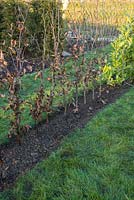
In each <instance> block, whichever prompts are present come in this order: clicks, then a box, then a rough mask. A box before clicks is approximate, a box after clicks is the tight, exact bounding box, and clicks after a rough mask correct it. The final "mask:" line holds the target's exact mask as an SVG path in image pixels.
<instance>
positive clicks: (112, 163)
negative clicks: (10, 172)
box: [0, 89, 134, 200]
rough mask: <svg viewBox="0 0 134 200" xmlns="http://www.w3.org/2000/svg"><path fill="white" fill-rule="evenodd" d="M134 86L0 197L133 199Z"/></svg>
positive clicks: (25, 199)
mask: <svg viewBox="0 0 134 200" xmlns="http://www.w3.org/2000/svg"><path fill="white" fill-rule="evenodd" d="M133 99H134V90H133V89H131V90H130V91H129V92H127V93H126V94H125V95H124V96H123V97H121V98H120V99H119V100H117V101H116V103H114V104H112V105H110V106H108V107H106V108H105V109H104V110H103V111H101V112H100V113H98V114H97V115H96V117H94V118H93V119H92V120H91V121H90V122H89V123H88V124H87V125H86V126H85V128H83V129H82V130H80V129H77V130H76V131H75V132H73V134H71V135H70V136H69V137H67V138H66V139H65V140H64V142H63V143H62V145H61V147H60V148H59V150H57V151H56V152H54V153H52V155H51V156H50V157H49V158H48V159H47V160H45V161H42V162H41V163H39V164H38V165H37V166H36V167H35V168H34V169H33V170H31V171H30V172H28V173H27V174H26V175H25V176H23V177H21V178H20V179H19V180H18V181H17V183H16V185H15V187H14V188H13V189H11V190H7V191H5V192H3V193H1V194H0V200H12V199H13V200H133V199H134V112H133V108H134V101H133Z"/></svg>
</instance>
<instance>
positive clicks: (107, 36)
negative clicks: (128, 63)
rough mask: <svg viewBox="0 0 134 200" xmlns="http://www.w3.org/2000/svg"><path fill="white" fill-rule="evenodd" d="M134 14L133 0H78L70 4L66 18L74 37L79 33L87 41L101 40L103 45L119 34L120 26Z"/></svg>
mask: <svg viewBox="0 0 134 200" xmlns="http://www.w3.org/2000/svg"><path fill="white" fill-rule="evenodd" d="M133 14H134V1H133V0H83V1H78V0H76V1H70V3H69V4H68V7H67V9H66V10H65V11H64V19H66V20H67V24H68V26H67V27H68V28H69V30H71V31H72V32H73V34H72V35H73V37H74V35H75V34H76V33H77V34H79V35H80V36H81V37H83V38H84V39H86V42H89V40H90V41H91V42H92V43H94V44H95V43H96V41H99V42H101V43H102V44H101V46H103V45H104V44H105V43H108V42H111V41H113V40H114V39H115V38H116V37H117V36H118V34H119V30H118V29H119V27H120V26H121V25H123V24H125V23H126V19H127V16H132V15H133ZM92 46H93V45H92Z"/></svg>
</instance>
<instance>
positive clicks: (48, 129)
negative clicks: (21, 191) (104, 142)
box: [0, 84, 130, 191]
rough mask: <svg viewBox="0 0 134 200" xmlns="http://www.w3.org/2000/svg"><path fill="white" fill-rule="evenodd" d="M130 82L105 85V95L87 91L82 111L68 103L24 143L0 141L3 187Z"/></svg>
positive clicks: (6, 186)
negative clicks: (66, 106)
mask: <svg viewBox="0 0 134 200" xmlns="http://www.w3.org/2000/svg"><path fill="white" fill-rule="evenodd" d="M129 88H130V86H127V85H125V84H124V85H122V86H120V87H116V88H109V87H104V88H103V92H102V95H101V97H99V96H98V94H99V91H98V90H96V92H95V100H94V101H93V100H92V92H89V93H88V94H87V104H85V105H84V104H83V97H82V96H81V97H79V112H78V113H75V112H74V106H73V105H70V106H68V111H67V114H66V115H64V111H63V109H61V110H60V111H59V112H57V113H55V114H54V115H53V116H52V117H51V119H50V121H49V123H48V124H46V123H42V124H41V125H39V126H38V132H37V129H33V130H31V131H29V132H28V133H26V134H25V135H24V136H23V138H22V144H21V145H19V144H17V143H16V140H15V139H12V140H10V141H9V143H7V144H3V145H0V157H1V159H2V162H0V191H3V190H4V189H6V188H8V187H11V186H13V185H14V183H15V181H16V179H17V178H18V177H19V176H21V175H23V174H24V173H25V172H26V171H27V170H29V169H31V168H32V167H34V166H35V165H36V163H38V162H39V161H41V160H43V159H45V158H46V157H48V155H49V154H50V153H51V152H52V151H53V150H55V149H56V148H57V147H58V146H59V144H60V141H61V140H62V139H63V138H64V137H65V136H66V135H68V134H69V133H71V132H72V131H73V130H75V129H76V128H83V127H84V125H85V124H86V123H87V122H88V121H89V119H91V118H92V117H93V116H94V115H95V114H96V113H97V112H98V111H99V110H101V109H102V108H103V107H104V106H106V105H108V104H110V103H112V102H114V101H115V100H116V99H117V98H118V97H120V96H121V95H122V94H124V93H125V92H127V91H128V90H129Z"/></svg>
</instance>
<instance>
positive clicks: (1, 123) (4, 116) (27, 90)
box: [0, 45, 111, 144]
mask: <svg viewBox="0 0 134 200" xmlns="http://www.w3.org/2000/svg"><path fill="white" fill-rule="evenodd" d="M110 51H111V46H110V45H108V46H106V47H104V48H100V49H95V50H93V51H91V52H89V53H87V54H86V55H85V57H86V58H87V62H88V61H89V60H91V59H93V58H97V57H99V58H100V57H102V56H104V55H109V53H110ZM78 62H79V63H80V61H79V60H78ZM72 64H73V61H72V59H70V61H68V62H67V63H66V68H67V73H71V74H72V75H73V71H72ZM48 76H50V71H49V69H47V70H46V71H45V73H44V80H45V81H44V83H45V88H46V89H45V91H46V92H48V93H49V91H50V87H51V84H50V83H49V82H48V81H47V77H48ZM39 85H40V80H39V79H37V80H36V81H35V73H33V74H27V75H25V76H24V77H23V78H22V90H21V98H22V99H23V100H28V101H30V102H33V100H34V98H35V95H36V92H37V90H38V88H39ZM57 90H58V88H57ZM0 93H4V94H5V95H6V97H5V98H0V144H1V143H4V142H6V141H7V133H8V131H9V128H10V118H11V117H12V113H11V112H9V111H8V112H7V111H5V110H3V109H1V106H7V89H3V90H2V89H0ZM72 96H73V90H71V91H70V94H69V95H68V98H72ZM60 102H63V97H59V95H57V97H56V99H55V102H54V105H53V106H54V107H56V106H57V105H58V104H59V103H60ZM29 112H30V108H29V105H25V106H24V110H23V116H22V123H23V124H25V125H26V124H29V125H31V126H33V125H34V121H33V119H32V117H31V116H30V115H29Z"/></svg>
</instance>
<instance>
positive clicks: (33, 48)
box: [0, 0, 63, 56]
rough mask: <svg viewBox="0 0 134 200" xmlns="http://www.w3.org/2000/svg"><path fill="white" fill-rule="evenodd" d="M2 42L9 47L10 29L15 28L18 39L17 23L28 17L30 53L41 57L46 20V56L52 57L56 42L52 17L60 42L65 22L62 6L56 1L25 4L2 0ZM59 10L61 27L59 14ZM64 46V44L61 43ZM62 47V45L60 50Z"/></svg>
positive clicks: (18, 0)
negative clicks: (52, 17)
mask: <svg viewBox="0 0 134 200" xmlns="http://www.w3.org/2000/svg"><path fill="white" fill-rule="evenodd" d="M0 10H1V12H0V40H1V41H5V47H8V46H9V45H10V44H9V41H10V35H9V33H10V27H11V24H12V25H13V27H14V39H16V37H17V28H16V22H17V21H24V19H23V17H25V16H27V17H26V21H25V26H26V35H25V38H26V39H27V40H28V43H29V47H28V52H29V53H30V52H31V55H32V56H35V55H40V54H41V51H42V49H43V38H44V34H45V31H44V20H45V30H46V34H45V38H46V55H48V54H49V55H52V54H53V49H54V40H53V35H52V29H51V21H52V20H51V16H52V12H53V14H54V16H55V17H54V26H55V33H56V34H58V30H59V36H60V40H61V41H62V39H63V20H62V5H61V4H60V3H57V2H56V0H45V1H44V0H31V1H30V2H24V1H22V0H0ZM58 10H59V26H58V17H57V13H58ZM60 44H62V42H61V43H60ZM61 47H62V45H60V48H61Z"/></svg>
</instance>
